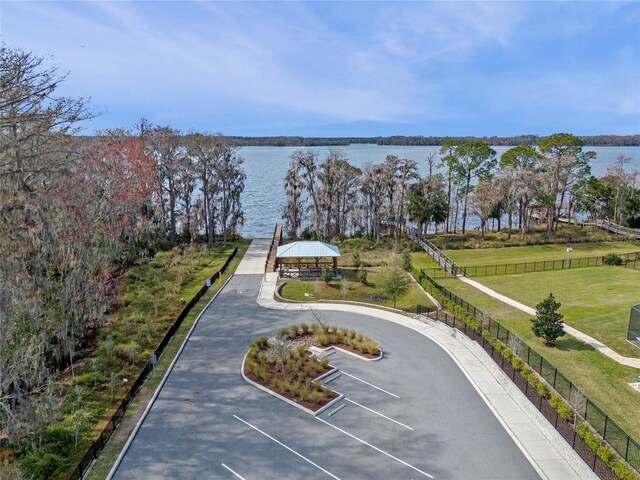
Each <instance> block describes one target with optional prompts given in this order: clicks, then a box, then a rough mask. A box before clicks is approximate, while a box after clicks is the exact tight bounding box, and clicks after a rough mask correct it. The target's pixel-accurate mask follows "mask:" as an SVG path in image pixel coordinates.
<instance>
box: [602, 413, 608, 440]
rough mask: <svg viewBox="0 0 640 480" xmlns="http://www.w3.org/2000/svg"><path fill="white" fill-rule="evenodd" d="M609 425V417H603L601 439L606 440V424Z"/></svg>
mask: <svg viewBox="0 0 640 480" xmlns="http://www.w3.org/2000/svg"><path fill="white" fill-rule="evenodd" d="M608 423H609V415H605V416H604V431H603V432H602V438H604V439H605V440H606V439H607V424H608Z"/></svg>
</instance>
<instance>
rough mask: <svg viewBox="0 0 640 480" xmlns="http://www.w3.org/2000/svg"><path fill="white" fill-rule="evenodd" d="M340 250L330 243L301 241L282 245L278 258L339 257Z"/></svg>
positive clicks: (279, 248)
mask: <svg viewBox="0 0 640 480" xmlns="http://www.w3.org/2000/svg"><path fill="white" fill-rule="evenodd" d="M339 256H340V250H338V247H336V246H335V245H331V244H330V243H324V242H317V241H299V242H293V243H287V244H286V245H280V246H279V247H278V253H277V254H276V257H277V258H305V257H307V258H308V257H316V258H317V257H339Z"/></svg>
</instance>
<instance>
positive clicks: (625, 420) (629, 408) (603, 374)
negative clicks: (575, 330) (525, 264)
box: [438, 267, 640, 441]
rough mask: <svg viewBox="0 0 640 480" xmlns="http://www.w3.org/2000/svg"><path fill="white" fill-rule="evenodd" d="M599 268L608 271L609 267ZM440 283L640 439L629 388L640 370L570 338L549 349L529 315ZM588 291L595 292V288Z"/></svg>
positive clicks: (637, 405) (639, 412)
mask: <svg viewBox="0 0 640 480" xmlns="http://www.w3.org/2000/svg"><path fill="white" fill-rule="evenodd" d="M599 268H605V269H606V267H598V269H599ZM590 270H597V269H590ZM578 271H582V270H575V272H578ZM543 273H550V272H543ZM556 273H557V272H556ZM530 275H537V274H526V275H520V276H521V277H529V276H530ZM490 278H492V279H493V278H502V277H490ZM483 281H484V279H483ZM438 283H440V284H441V285H443V286H445V287H446V288H448V289H450V290H451V291H453V292H454V293H455V294H457V295H458V296H460V297H462V298H464V299H465V300H466V301H468V302H469V303H471V304H472V305H474V306H475V307H477V308H479V309H481V310H482V311H484V312H485V313H487V314H489V315H491V316H492V317H493V318H495V319H496V320H499V321H500V323H501V324H502V325H504V326H505V327H507V328H509V329H510V330H512V331H513V332H515V333H516V334H517V335H518V336H519V337H520V338H521V339H522V340H524V341H525V342H527V343H528V344H529V345H530V346H531V347H532V348H534V349H535V350H536V351H538V352H539V353H541V354H542V355H543V356H544V357H545V358H546V359H547V360H549V361H550V362H551V363H553V364H554V365H555V366H556V367H558V368H559V370H560V371H561V372H562V373H563V374H564V375H565V376H566V377H567V378H568V379H569V380H571V381H572V382H573V383H574V384H575V385H577V386H578V387H579V388H580V389H581V390H582V391H583V392H584V393H585V394H586V395H587V396H588V397H589V398H590V399H591V400H592V401H593V402H595V403H596V404H597V405H598V406H599V407H600V408H602V409H603V410H604V411H605V412H606V413H607V414H608V415H609V416H610V417H611V418H612V419H613V420H614V421H615V422H616V423H617V424H618V425H620V427H622V428H623V429H624V430H625V431H626V432H627V433H628V434H629V435H631V436H632V437H634V438H635V440H636V441H638V440H640V393H638V392H637V391H635V390H634V389H632V388H631V387H630V386H629V385H628V383H629V382H631V381H633V378H634V377H635V376H637V375H638V373H639V372H638V370H637V369H634V368H631V367H625V366H623V365H620V364H618V363H617V362H615V361H613V360H611V359H609V358H608V357H606V356H605V355H603V354H601V353H600V352H598V351H596V350H595V349H593V348H592V347H590V346H588V345H586V344H584V343H583V342H580V341H578V340H576V339H575V338H573V337H570V336H569V335H565V336H564V337H562V338H560V339H558V340H557V342H556V347H546V346H544V345H543V344H542V343H541V342H540V341H539V339H537V338H536V337H535V336H534V335H533V333H531V322H530V321H529V318H530V316H529V315H527V314H526V313H523V312H521V311H520V310H517V309H516V308H513V307H510V306H509V305H507V304H505V303H503V302H501V301H499V300H496V299H494V298H492V297H490V296H488V295H486V294H484V293H482V292H480V291H478V290H477V289H476V288H474V287H472V286H471V285H468V284H466V283H463V282H461V281H460V280H457V279H454V278H448V279H438ZM589 291H591V292H593V290H592V289H590V290H589ZM547 293H548V292H547Z"/></svg>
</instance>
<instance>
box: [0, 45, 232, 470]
mask: <svg viewBox="0 0 640 480" xmlns="http://www.w3.org/2000/svg"><path fill="white" fill-rule="evenodd" d="M0 79H1V81H0V287H1V288H0V443H3V442H7V441H9V442H16V441H19V440H20V439H28V440H29V442H30V445H31V447H29V448H32V447H34V448H37V447H38V443H37V442H38V441H39V442H42V435H41V432H42V431H43V429H44V428H45V427H47V426H48V425H49V424H50V423H51V422H55V421H56V419H58V418H59V415H60V410H59V409H60V402H59V401H58V400H57V395H58V396H59V395H60V389H59V385H58V383H57V375H59V374H60V373H61V372H63V371H64V372H65V374H70V375H71V377H72V378H73V376H74V360H75V359H76V358H75V357H76V353H77V351H78V350H79V349H85V350H86V348H90V344H91V342H92V339H93V338H95V337H96V335H98V332H99V331H100V329H101V327H102V326H103V325H104V324H105V321H106V319H107V316H108V312H109V310H110V308H111V307H112V306H113V305H114V303H115V302H116V301H117V299H118V295H119V294H121V292H120V290H119V280H120V277H121V276H122V273H123V271H124V269H125V268H126V267H129V266H131V265H133V264H134V263H139V262H140V261H143V262H144V261H146V260H148V259H149V258H150V257H152V256H153V255H154V254H155V253H156V252H158V251H160V250H167V249H171V248H172V247H174V246H175V245H177V244H191V243H194V242H196V241H200V242H203V243H204V242H206V243H207V244H208V245H209V246H211V245H213V244H214V242H216V241H221V242H223V243H226V242H227V240H228V239H229V238H231V237H233V236H234V235H235V233H234V232H235V230H236V227H237V226H238V225H240V224H242V221H243V214H242V205H241V202H240V194H241V193H242V191H243V189H244V180H245V174H244V171H243V168H242V163H243V160H242V158H241V157H240V156H239V155H238V154H237V151H236V148H235V147H234V146H233V144H232V143H231V142H230V141H228V139H227V138H225V137H224V136H222V135H213V136H211V135H202V134H199V133H190V134H188V135H182V134H181V133H180V132H179V131H177V130H175V129H173V128H171V127H168V126H153V125H151V124H150V123H149V122H148V121H147V120H144V119H143V120H141V121H140V123H139V124H138V125H137V126H136V128H135V129H134V130H133V131H128V130H124V129H118V130H109V131H104V132H100V133H99V135H97V136H95V137H91V138H87V137H78V136H76V134H77V133H78V130H79V124H80V122H82V121H85V120H88V119H90V118H92V117H93V116H94V114H93V113H92V112H91V110H90V109H89V106H88V102H87V101H86V100H85V99H83V98H68V97H62V96H57V90H58V87H59V86H60V85H61V83H62V82H64V81H65V79H66V75H63V74H60V73H59V72H58V71H57V70H56V68H53V67H50V66H48V65H47V63H46V62H45V61H44V60H43V59H42V58H39V57H37V56H34V55H33V54H31V53H28V52H23V51H20V50H13V49H10V48H7V47H5V46H2V48H1V49H0ZM115 353H116V352H112V354H113V355H115ZM138 353H139V352H138ZM37 432H40V435H39V436H36V433H37ZM37 438H39V440H36V439H37ZM34 442H35V444H34ZM22 445H26V444H22ZM25 448H27V447H25ZM0 461H2V458H0ZM3 478H4V477H3Z"/></svg>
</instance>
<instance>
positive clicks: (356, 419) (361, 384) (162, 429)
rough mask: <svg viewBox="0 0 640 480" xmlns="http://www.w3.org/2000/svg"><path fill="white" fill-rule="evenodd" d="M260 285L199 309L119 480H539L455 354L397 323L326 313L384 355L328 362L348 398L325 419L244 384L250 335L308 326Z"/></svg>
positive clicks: (255, 279)
mask: <svg viewBox="0 0 640 480" xmlns="http://www.w3.org/2000/svg"><path fill="white" fill-rule="evenodd" d="M261 279H262V276H260V275H237V276H234V277H233V278H232V279H231V281H230V282H229V283H228V284H227V286H226V287H225V288H224V289H223V290H222V292H221V293H220V295H219V296H218V298H217V299H216V300H215V301H214V302H213V303H212V304H211V306H210V307H209V308H208V310H207V311H206V312H205V313H204V315H203V316H202V318H201V319H200V322H199V324H198V325H197V327H196V328H195V330H194V332H193V335H192V337H191V338H190V340H189V341H188V343H187V345H186V347H185V349H184V351H183V353H182V355H181V356H180V358H179V359H178V361H177V363H176V365H175V368H174V370H173V371H172V373H171V374H170V376H169V378H168V380H167V382H166V383H165V385H164V387H163V389H162V391H161V392H160V394H159V396H158V398H157V400H156V402H155V403H154V405H153V407H152V408H151V410H150V412H149V415H148V416H147V417H146V419H145V421H144V423H143V424H142V426H141V428H140V430H139V431H138V433H137V435H136V437H135V439H134V440H133V442H132V443H131V446H130V448H129V449H128V450H127V452H126V455H125V456H124V458H123V460H122V462H121V463H120V465H119V467H118V469H117V471H116V472H115V476H114V478H117V479H141V478H144V479H175V478H181V479H182V478H184V479H210V478H220V479H234V478H236V479H245V480H254V479H301V478H309V479H316V478H317V479H326V478H334V479H368V480H371V479H380V480H382V479H384V480H388V479H419V478H436V479H478V480H479V479H492V480H497V479H534V478H535V479H537V478H540V477H539V476H538V474H537V473H536V471H535V470H534V468H533V467H532V466H531V464H530V463H529V462H528V460H527V459H526V457H525V456H524V455H523V454H522V452H521V451H520V449H519V448H518V447H517V446H516V444H515V443H514V442H513V440H512V439H511V437H510V436H509V435H508V434H507V433H506V431H505V430H504V428H503V427H502V426H501V424H500V423H499V422H498V420H497V419H496V418H495V416H494V415H493V414H492V412H491V411H490V410H489V408H488V407H487V405H486V404H485V402H484V401H483V400H482V399H481V398H480V396H479V395H478V393H477V392H476V390H475V389H474V388H473V387H472V385H471V384H470V383H469V382H468V380H467V378H466V377H465V376H464V374H463V373H462V372H461V371H460V370H459V369H458V367H457V366H456V365H455V363H454V362H453V361H452V360H451V358H450V357H449V356H448V355H447V354H446V353H445V352H444V351H443V350H442V349H441V348H440V347H438V346H437V345H436V344H434V343H433V342H431V341H430V340H429V339H427V338H425V337H424V336H422V335H416V334H415V332H413V331H412V330H410V329H408V328H405V327H403V326H400V325H397V324H393V323H390V322H386V321H384V320H380V319H376V318H374V317H368V316H364V315H354V314H347V313H342V312H324V313H323V317H324V320H325V321H327V322H328V323H329V324H332V325H334V324H335V325H338V326H346V327H349V328H355V329H357V330H359V331H361V332H363V333H365V334H367V335H369V336H371V337H373V338H375V339H377V340H378V341H379V342H380V344H381V347H382V349H383V350H384V352H385V358H384V359H383V360H381V361H378V362H366V361H363V360H360V359H357V358H354V357H352V356H349V355H346V354H343V353H340V352H336V353H334V354H333V355H331V356H330V357H329V358H330V361H331V364H332V365H334V366H336V367H337V368H339V369H340V376H339V377H337V378H335V379H333V380H332V381H331V382H330V384H329V385H330V386H331V387H332V388H334V389H335V390H337V391H339V392H341V393H343V394H344V395H345V399H344V400H342V401H341V402H339V403H338V404H336V405H334V406H332V407H331V408H330V409H328V410H327V411H325V412H324V413H322V414H321V415H319V416H318V417H313V416H312V415H309V414H307V413H305V412H303V411H301V410H299V409H296V408H295V407H292V406H290V405H288V404H286V403H284V402H282V401H280V400H278V399H277V398H275V397H273V396H271V395H269V394H267V393H265V392H262V391H260V390H258V389H257V388H255V387H253V386H251V385H249V384H247V383H246V382H245V381H244V380H243V379H242V377H241V375H240V367H241V363H242V358H243V356H244V354H245V353H246V351H247V347H248V345H249V343H250V342H251V341H252V340H253V339H255V338H257V337H260V336H262V335H267V336H269V335H273V334H274V333H276V332H277V331H278V330H279V329H280V328H282V327H284V326H288V325H290V324H292V323H300V322H302V321H304V322H307V323H311V322H312V321H313V317H312V315H311V314H310V312H304V311H295V312H294V311H274V310H267V309H264V308H261V307H260V306H258V305H257V304H256V296H257V293H258V289H259V285H260V281H261ZM343 405H344V406H343Z"/></svg>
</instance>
